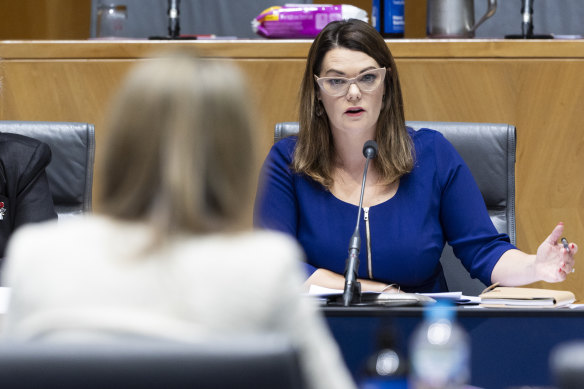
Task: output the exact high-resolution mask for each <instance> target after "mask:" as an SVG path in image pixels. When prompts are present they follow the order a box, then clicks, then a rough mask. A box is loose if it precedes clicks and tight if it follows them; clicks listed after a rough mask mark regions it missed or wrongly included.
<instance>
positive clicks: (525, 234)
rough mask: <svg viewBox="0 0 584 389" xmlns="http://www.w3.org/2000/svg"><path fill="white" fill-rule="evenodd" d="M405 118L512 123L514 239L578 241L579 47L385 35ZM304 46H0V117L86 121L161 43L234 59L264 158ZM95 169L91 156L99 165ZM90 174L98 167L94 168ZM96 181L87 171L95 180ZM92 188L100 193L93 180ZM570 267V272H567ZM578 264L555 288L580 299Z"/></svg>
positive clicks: (582, 141)
mask: <svg viewBox="0 0 584 389" xmlns="http://www.w3.org/2000/svg"><path fill="white" fill-rule="evenodd" d="M388 44H389V47H390V48H391V50H392V52H393V54H394V56H395V57H396V60H397V63H398V69H399V72H400V76H401V80H402V89H403V91H404V97H405V110H406V118H407V119H408V120H443V121H470V122H504V123H510V124H513V125H515V126H517V135H518V146H517V147H518V148H517V151H518V154H517V164H516V172H517V182H516V192H517V203H516V205H517V212H516V215H517V242H518V245H519V247H520V248H521V249H523V250H524V251H527V252H531V253H535V251H536V249H537V247H538V245H539V244H540V242H542V241H543V240H544V238H545V237H546V236H547V235H548V234H549V232H550V231H551V230H552V228H553V227H554V225H555V224H556V223H557V222H558V221H564V222H565V223H566V236H567V237H568V238H569V239H570V240H574V241H576V242H580V244H581V245H584V131H582V127H581V126H582V123H583V122H584V111H583V110H581V109H580V108H579V107H580V106H579V104H580V101H582V99H583V98H584V88H582V85H584V41H556V42H551V41H503V40H461V41H456V40H449V41H440V40H436V41H430V40H426V39H422V40H403V39H400V40H392V41H388ZM309 45H310V42H309V41H268V42H263V41H226V42H164V43H161V42H147V41H133V42H132V41H127V42H126V41H123V42H80V41H70V42H0V58H2V60H0V76H1V77H2V79H3V83H4V87H3V89H2V94H1V95H0V119H3V120H73V121H87V122H91V123H94V124H95V125H96V132H97V147H98V148H99V147H100V145H101V144H102V139H103V135H104V132H105V129H104V128H103V122H104V117H105V114H106V110H107V103H108V101H109V99H110V97H111V95H112V94H113V93H114V91H115V90H116V88H117V86H118V85H119V82H120V80H121V79H122V78H123V75H124V74H125V72H127V70H128V69H129V68H130V66H131V65H132V64H133V63H135V62H136V61H141V60H144V58H147V57H148V56H149V55H150V54H151V53H152V52H153V51H157V50H159V49H161V48H163V47H164V48H168V47H171V46H187V47H193V48H196V49H197V50H198V51H199V52H200V53H201V55H202V56H204V57H210V58H222V59H224V60H233V61H234V62H235V63H236V64H238V66H240V67H241V68H242V69H243V71H244V72H245V73H246V74H247V75H248V77H249V84H250V87H249V89H250V98H252V99H254V101H255V102H256V104H257V107H258V109H259V110H260V112H261V119H260V122H261V136H260V137H259V138H258V143H259V144H260V147H261V148H262V150H263V152H264V153H267V151H268V149H269V147H270V145H271V143H272V135H273V125H274V124H275V123H276V122H280V121H289V120H296V118H297V114H296V109H297V108H296V107H297V94H298V85H299V83H300V77H301V74H302V72H303V68H304V62H305V56H306V53H307V52H308V48H309ZM98 162H99V161H98ZM96 173H97V172H96ZM96 177H98V175H96ZM95 186H96V187H97V186H99V180H98V179H96V182H95ZM576 268H577V269H579V266H578V265H576ZM583 281H584V269H582V271H577V272H576V273H575V274H574V275H570V277H569V280H568V281H567V282H565V283H561V284H553V285H550V284H543V283H539V284H538V286H544V287H550V288H559V289H571V290H573V291H575V292H576V295H577V297H578V299H579V300H581V299H584V282H583Z"/></svg>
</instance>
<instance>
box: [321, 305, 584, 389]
mask: <svg viewBox="0 0 584 389" xmlns="http://www.w3.org/2000/svg"><path fill="white" fill-rule="evenodd" d="M322 310H323V313H324V315H325V317H326V319H327V321H328V324H329V326H330V329H331V332H332V334H333V336H334V338H335V339H336V340H337V342H338V344H339V347H340V349H341V352H342V353H343V356H344V358H345V362H346V363H347V366H348V367H349V369H350V370H351V372H352V374H353V376H354V377H355V378H356V379H358V378H359V377H360V375H361V372H362V368H363V366H364V363H365V361H366V360H367V358H368V357H369V356H370V355H371V354H372V353H373V352H374V351H375V350H376V341H377V336H378V334H379V333H380V331H384V330H388V328H391V329H392V330H394V331H397V334H398V335H399V344H398V348H399V349H400V350H401V351H402V352H403V354H404V355H406V356H407V355H408V343H409V340H410V337H411V335H412V333H413V331H414V329H415V328H416V326H417V325H418V324H419V323H420V322H421V321H422V317H423V308H421V307H392V308H378V307H372V308H365V307H349V308H342V307H323V308H322ZM456 310H457V315H458V316H457V319H458V322H459V323H460V325H461V326H462V327H463V328H465V329H466V331H467V332H468V333H469V335H470V338H471V375H472V376H471V383H472V384H473V385H476V386H478V387H481V388H488V389H497V388H509V387H511V386H527V385H532V386H535V385H538V386H547V385H552V384H553V377H552V375H551V372H550V369H549V355H550V352H551V350H552V349H553V348H554V347H556V346H557V345H558V344H561V343H564V342H568V341H573V340H582V339H584V329H583V328H584V310H571V309H564V308H560V309H469V308H457V309H456Z"/></svg>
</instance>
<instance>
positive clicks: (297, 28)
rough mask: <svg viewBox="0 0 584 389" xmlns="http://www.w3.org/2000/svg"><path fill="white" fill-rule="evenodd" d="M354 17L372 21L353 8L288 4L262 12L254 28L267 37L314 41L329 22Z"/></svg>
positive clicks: (358, 9)
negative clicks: (311, 39) (312, 39)
mask: <svg viewBox="0 0 584 389" xmlns="http://www.w3.org/2000/svg"><path fill="white" fill-rule="evenodd" d="M351 18H353V19H360V20H363V21H364V22H368V21H369V19H368V18H367V12H366V11H364V10H362V9H360V8H357V7H355V6H353V5H346V4H340V5H317V4H286V5H284V6H274V7H270V8H268V9H266V10H264V11H262V13H260V14H259V15H258V16H257V17H256V18H255V19H253V20H252V21H251V26H252V29H253V31H254V32H255V33H257V34H259V35H262V36H264V37H266V38H314V37H316V36H317V35H318V33H319V32H320V31H321V30H322V29H323V28H324V26H326V25H327V24H328V23H329V22H332V21H335V20H342V19H351Z"/></svg>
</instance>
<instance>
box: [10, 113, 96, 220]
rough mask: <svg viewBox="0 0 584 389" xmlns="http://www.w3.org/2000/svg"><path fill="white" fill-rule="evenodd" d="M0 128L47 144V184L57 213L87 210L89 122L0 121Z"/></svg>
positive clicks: (91, 158) (92, 138)
mask: <svg viewBox="0 0 584 389" xmlns="http://www.w3.org/2000/svg"><path fill="white" fill-rule="evenodd" d="M0 132H10V133H15V134H20V135H25V136H28V137H30V138H35V139H38V140H40V141H42V142H44V143H46V144H48V145H49V147H50V148H51V152H52V159H51V162H50V163H49V166H48V167H47V177H48V180H49V187H50V189H51V193H52V195H53V202H54V204H55V210H56V211H57V214H58V215H59V217H63V216H68V215H76V214H81V213H84V212H89V211H91V198H92V197H91V191H92V187H93V162H94V158H95V130H94V127H93V125H92V124H88V123H72V122H71V123H70V122H32V121H0Z"/></svg>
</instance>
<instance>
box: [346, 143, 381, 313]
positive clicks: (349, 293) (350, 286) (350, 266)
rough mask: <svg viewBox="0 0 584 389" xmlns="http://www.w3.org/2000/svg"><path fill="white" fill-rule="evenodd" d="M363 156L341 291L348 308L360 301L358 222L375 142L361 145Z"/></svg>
mask: <svg viewBox="0 0 584 389" xmlns="http://www.w3.org/2000/svg"><path fill="white" fill-rule="evenodd" d="M363 155H364V156H365V159H366V160H365V169H364V170H363V182H362V183H361V198H360V199H359V211H358V213H357V225H356V226H355V231H354V232H353V235H352V236H351V239H350V240H349V256H348V257H347V261H346V264H345V290H344V291H343V306H345V307H348V306H349V305H350V304H351V302H352V301H353V299H356V300H358V301H360V299H361V284H360V283H359V282H358V281H357V271H358V270H359V250H360V249H361V236H360V235H359V222H360V221H361V210H362V209H363V194H364V193H365V179H366V178H367V168H368V167H369V161H371V160H372V159H373V158H375V157H376V156H377V142H375V141H374V140H368V141H367V142H365V144H364V145H363Z"/></svg>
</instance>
